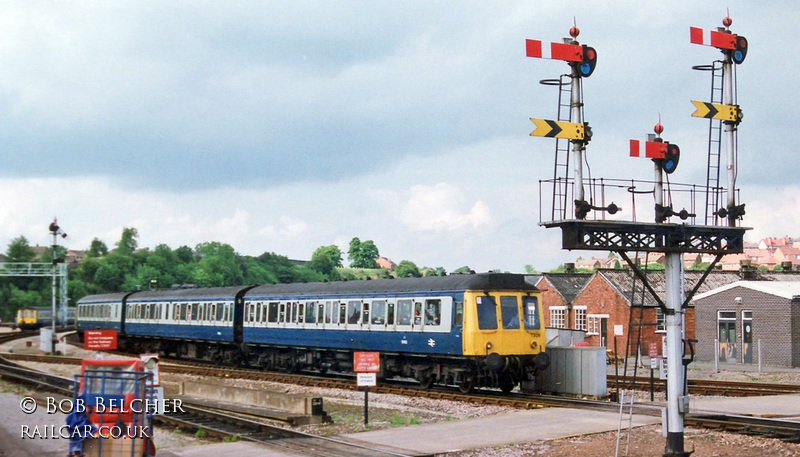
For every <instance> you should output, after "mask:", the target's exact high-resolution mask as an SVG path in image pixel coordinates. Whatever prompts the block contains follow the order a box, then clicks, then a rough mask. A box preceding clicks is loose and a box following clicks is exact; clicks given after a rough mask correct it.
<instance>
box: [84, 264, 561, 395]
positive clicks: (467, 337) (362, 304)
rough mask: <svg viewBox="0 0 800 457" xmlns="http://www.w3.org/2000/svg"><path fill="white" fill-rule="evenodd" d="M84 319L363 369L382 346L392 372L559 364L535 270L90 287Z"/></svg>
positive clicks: (473, 383)
mask: <svg viewBox="0 0 800 457" xmlns="http://www.w3.org/2000/svg"><path fill="white" fill-rule="evenodd" d="M77 329H78V332H79V333H81V334H82V332H83V331H85V330H92V329H115V330H117V332H118V335H119V344H120V347H121V348H124V349H125V350H127V351H131V352H140V353H160V354H162V355H164V356H167V357H170V356H172V357H181V358H187V359H197V360H205V361H210V362H215V363H219V364H237V365H244V366H250V367H261V368H263V369H266V370H281V371H288V372H299V371H317V372H321V373H325V372H351V371H352V369H353V367H352V364H353V352H355V351H376V352H380V354H381V372H380V373H379V376H381V377H395V376H398V377H406V378H414V379H416V380H418V381H419V382H420V383H421V384H422V385H423V386H425V387H429V386H431V385H433V384H445V385H455V386H458V387H459V388H460V389H461V390H462V391H465V392H466V391H469V390H471V389H472V388H474V387H499V388H501V389H503V390H511V389H513V388H514V387H515V386H517V385H520V387H521V388H522V389H524V390H532V389H533V385H534V380H535V377H536V376H537V374H538V373H539V372H540V371H541V370H544V369H545V368H546V367H547V366H548V365H549V359H548V356H547V354H545V352H544V349H545V330H544V321H543V319H542V307H541V298H540V294H539V291H538V290H537V289H536V288H535V287H534V286H533V285H532V284H530V283H528V282H526V281H525V276H524V275H515V274H495V273H488V274H472V275H450V276H432V277H424V278H407V279H381V280H368V281H340V282H324V283H295V284H270V285H263V286H242V287H222V288H190V289H172V290H158V291H139V292H129V293H115V294H106V295H93V296H88V297H84V298H83V299H81V300H80V301H79V302H78V313H77Z"/></svg>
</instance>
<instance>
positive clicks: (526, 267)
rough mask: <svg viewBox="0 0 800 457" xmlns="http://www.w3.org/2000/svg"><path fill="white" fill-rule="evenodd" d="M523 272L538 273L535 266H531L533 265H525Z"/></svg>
mask: <svg viewBox="0 0 800 457" xmlns="http://www.w3.org/2000/svg"><path fill="white" fill-rule="evenodd" d="M525 273H527V274H529V275H538V274H539V272H538V271H537V270H536V268H534V267H533V265H525Z"/></svg>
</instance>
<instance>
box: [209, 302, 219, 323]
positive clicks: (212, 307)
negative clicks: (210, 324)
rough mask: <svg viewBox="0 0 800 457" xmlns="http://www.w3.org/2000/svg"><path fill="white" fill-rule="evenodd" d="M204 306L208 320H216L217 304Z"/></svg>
mask: <svg viewBox="0 0 800 457" xmlns="http://www.w3.org/2000/svg"><path fill="white" fill-rule="evenodd" d="M206 306H207V307H208V320H210V321H215V320H216V319H217V304H216V303H207V304H206Z"/></svg>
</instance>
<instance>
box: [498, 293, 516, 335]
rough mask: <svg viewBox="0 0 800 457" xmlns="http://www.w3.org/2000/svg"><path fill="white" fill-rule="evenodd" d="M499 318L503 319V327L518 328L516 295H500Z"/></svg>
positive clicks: (508, 328)
mask: <svg viewBox="0 0 800 457" xmlns="http://www.w3.org/2000/svg"><path fill="white" fill-rule="evenodd" d="M500 318H501V319H502V320H503V328H504V329H507V330H511V329H518V328H519V303H517V297H511V296H507V295H504V296H502V297H500Z"/></svg>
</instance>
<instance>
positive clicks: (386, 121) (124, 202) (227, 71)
mask: <svg viewBox="0 0 800 457" xmlns="http://www.w3.org/2000/svg"><path fill="white" fill-rule="evenodd" d="M726 8H730V16H731V17H732V19H733V25H732V27H731V28H732V30H733V32H734V33H737V34H740V35H743V36H745V37H747V39H748V41H749V43H750V46H749V53H748V55H747V59H746V60H745V62H744V63H743V64H742V65H740V66H738V68H737V80H738V102H739V104H740V105H741V107H742V110H743V112H744V120H743V122H742V123H741V125H740V126H739V135H738V151H739V166H740V169H739V175H738V181H737V185H738V186H739V187H740V188H741V195H742V202H744V203H746V205H747V215H746V216H745V219H744V223H743V225H744V226H747V227H752V228H753V230H751V231H749V232H748V234H747V236H746V239H747V240H750V241H755V240H758V239H759V238H761V237H764V236H783V235H792V236H800V184H798V179H797V176H798V172H799V171H800V158H798V156H799V154H798V152H797V144H796V143H797V141H798V140H797V137H798V134H797V128H796V125H797V119H796V117H797V115H798V112H797V103H798V93H800V90H798V89H800V87H799V86H800V83H798V78H797V73H795V70H798V69H800V63H799V62H800V59H798V57H797V52H798V50H797V43H796V39H795V35H796V34H795V33H793V30H795V29H796V28H797V27H798V25H800V14H799V13H798V12H797V8H796V5H795V4H794V2H790V1H788V0H785V1H774V2H767V3H762V2H752V1H744V0H727V1H726V2H720V1H707V2H694V1H692V2H690V1H662V2H641V1H633V0H624V1H620V0H616V1H593V2H586V1H564V0H550V1H492V2H486V1H459V2H455V1H432V0H426V1H402V2H388V1H372V0H370V1H355V0H349V1H280V2H278V1H274V2H270V1H252V2H248V1H226V2H218V1H206V2H202V1H169V2H166V1H115V2H30V1H18V2H3V3H2V5H0V196H2V197H1V198H0V249H1V250H2V251H5V248H6V247H7V245H8V243H9V242H10V241H11V240H12V239H13V238H15V237H18V236H20V235H24V236H25V237H26V238H27V239H28V240H29V242H30V243H31V244H34V245H35V244H40V245H47V244H50V242H51V238H50V237H49V236H48V232H47V227H48V225H49V223H50V221H51V220H52V219H53V217H54V216H57V217H58V221H59V224H60V225H61V227H62V228H63V230H64V231H65V232H67V233H68V235H69V237H68V238H67V239H66V240H64V243H65V244H66V245H67V246H68V247H70V248H73V249H85V248H87V247H88V246H89V244H90V242H91V240H92V239H93V238H99V239H101V240H103V241H104V242H105V243H106V244H107V245H108V246H109V247H113V245H114V243H116V242H117V241H118V240H119V237H120V234H121V231H122V228H123V227H135V228H136V229H138V231H139V235H140V238H139V245H140V247H150V248H153V247H155V246H156V245H158V244H160V243H166V244H168V245H169V246H171V247H173V248H177V247H178V246H181V245H188V246H192V247H194V246H195V245H196V244H198V243H201V242H205V241H220V242H224V243H229V244H230V245H232V246H233V247H234V248H235V249H236V250H237V251H238V252H239V253H241V254H248V255H259V254H261V253H263V252H266V251H269V252H276V253H278V254H283V255H287V256H289V257H290V258H296V259H308V258H310V256H311V253H312V252H313V251H314V249H315V248H317V247H319V246H322V245H330V244H337V245H338V246H340V247H341V248H342V249H343V251H345V252H346V250H347V247H348V243H349V241H350V239H351V238H352V237H354V236H358V237H360V238H361V239H362V240H364V239H371V240H373V241H374V242H375V244H376V245H377V246H378V248H379V250H380V253H381V255H384V256H386V257H389V258H391V259H392V260H394V261H395V262H399V261H401V260H404V259H408V260H412V261H414V262H415V263H417V265H418V266H420V267H422V266H431V267H437V266H442V267H444V268H445V269H446V270H448V271H452V270H454V269H456V268H458V267H460V266H463V265H469V266H470V267H472V268H473V269H475V270H476V271H486V270H489V269H496V268H498V269H502V270H508V271H512V272H521V271H523V270H524V266H525V265H526V264H530V265H533V266H534V267H536V268H538V269H550V268H553V267H555V266H557V265H558V264H560V263H563V262H564V261H569V260H572V259H574V258H575V257H577V256H583V257H588V256H591V255H596V256H603V257H604V256H605V254H604V253H592V252H567V251H562V250H561V249H560V247H561V233H560V231H559V230H558V229H546V228H544V227H541V226H540V225H539V222H540V215H539V205H540V204H539V201H540V199H539V197H540V195H539V194H540V186H539V181H540V180H546V179H550V178H552V175H553V153H554V149H555V140H553V139H545V138H534V137H530V136H529V133H530V131H531V130H533V124H532V123H531V122H530V120H529V118H530V117H536V118H546V119H555V118H556V114H557V111H556V109H557V106H556V105H557V103H556V97H557V93H556V90H555V89H554V88H553V87H548V86H544V85H540V84H539V81H540V80H541V79H547V78H557V77H558V76H559V75H561V74H563V73H567V72H568V71H569V68H568V66H567V64H566V63H564V62H561V61H555V60H542V59H531V58H527V57H526V56H525V39H526V38H531V39H540V40H542V41H545V42H550V41H561V39H562V38H563V37H565V36H568V32H569V28H570V27H571V26H572V24H573V18H574V19H575V21H576V22H577V25H578V27H579V28H580V31H581V33H580V36H578V40H579V41H580V42H581V43H582V44H587V45H590V46H592V47H594V48H595V49H596V50H597V53H598V63H597V69H596V71H595V72H594V74H593V75H592V76H591V77H589V78H585V79H584V81H583V90H584V101H585V104H586V107H585V120H586V121H588V122H589V123H590V124H591V125H592V128H593V131H594V137H593V139H592V141H591V143H590V144H589V146H588V152H587V161H588V164H589V166H590V170H591V174H592V177H593V178H600V177H603V178H619V179H628V180H630V179H637V180H639V179H641V180H651V179H652V178H653V165H652V162H650V161H649V160H646V159H639V158H630V157H628V142H629V140H630V139H631V138H635V139H641V140H644V139H645V136H646V135H647V133H651V132H652V128H653V125H654V124H655V123H656V121H657V120H658V116H659V115H660V116H661V122H662V124H663V125H664V127H665V130H664V133H663V137H664V138H665V139H666V140H667V141H670V142H673V143H675V144H678V145H679V146H680V147H681V151H682V156H681V165H680V166H679V167H678V170H677V171H676V172H675V173H674V174H673V175H671V176H670V181H671V182H673V183H678V182H682V183H692V184H699V185H704V184H705V175H706V172H705V164H706V154H707V141H708V121H706V120H703V119H696V118H692V117H691V113H692V112H693V111H694V107H693V106H692V104H691V103H690V100H708V99H709V98H710V89H711V86H710V76H709V74H708V73H707V72H698V71H693V70H692V69H691V67H692V66H693V65H699V64H710V63H711V62H712V61H714V60H716V59H719V58H721V54H720V53H719V52H718V51H717V50H716V49H714V48H711V47H707V46H698V45H692V44H690V43H689V27H690V26H696V27H702V28H704V29H714V28H716V27H718V26H721V25H722V19H723V18H724V17H725V15H726ZM723 185H724V180H723ZM542 192H543V194H544V197H545V200H547V198H549V197H548V195H549V193H550V189H549V188H548V187H543V188H542ZM637 198H641V199H644V200H639V201H641V202H643V204H642V206H641V208H638V209H637V211H638V218H639V220H646V221H652V214H651V213H652V201H650V202H648V201H647V200H646V197H642V196H639V197H637ZM650 198H651V199H652V197H650ZM619 204H620V206H623V208H625V206H626V205H627V206H628V208H625V209H627V210H628V213H629V212H630V204H629V202H627V201H620V202H619ZM676 209H680V208H676ZM619 216H620V217H628V216H630V214H627V213H622V214H620V215H619ZM544 219H548V218H547V217H545V218H544ZM674 222H679V221H677V220H676V221H674Z"/></svg>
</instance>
